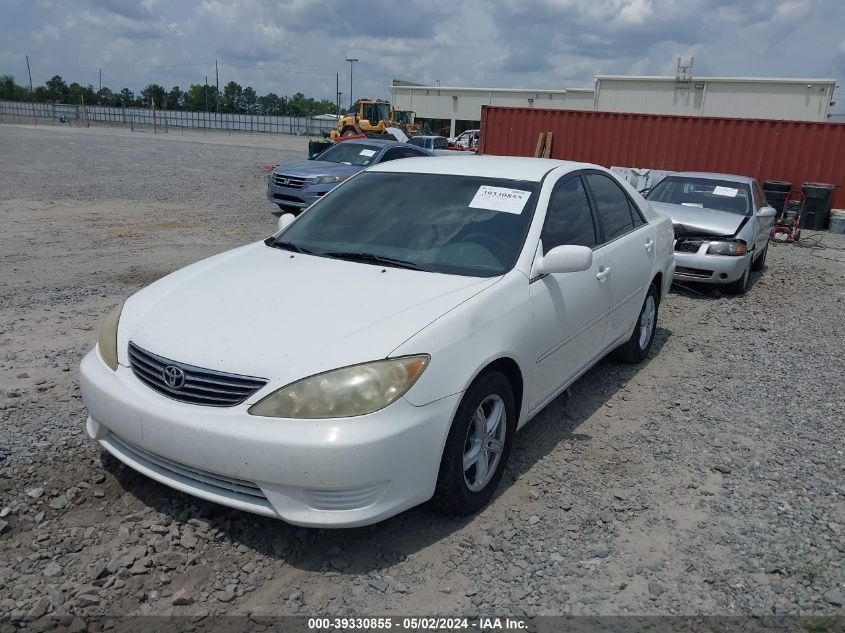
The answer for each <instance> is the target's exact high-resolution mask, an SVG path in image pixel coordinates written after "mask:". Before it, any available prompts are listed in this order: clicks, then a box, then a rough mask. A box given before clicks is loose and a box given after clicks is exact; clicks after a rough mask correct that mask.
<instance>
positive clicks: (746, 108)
mask: <svg viewBox="0 0 845 633" xmlns="http://www.w3.org/2000/svg"><path fill="white" fill-rule="evenodd" d="M835 87H836V80H834V79H800V78H797V79H794V78H793V79H768V78H748V77H696V78H690V79H677V78H674V77H628V76H620V75H598V76H597V77H596V83H595V107H594V109H595V110H598V111H601V112H637V113H643V114H678V115H692V116H716V117H735V118H749V119H785V120H792V121H827V119H828V113H829V112H830V106H831V104H832V101H833V91H834V89H835Z"/></svg>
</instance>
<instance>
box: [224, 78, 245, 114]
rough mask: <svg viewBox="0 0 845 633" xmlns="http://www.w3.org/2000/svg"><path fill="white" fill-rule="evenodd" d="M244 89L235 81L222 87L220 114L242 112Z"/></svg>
mask: <svg viewBox="0 0 845 633" xmlns="http://www.w3.org/2000/svg"><path fill="white" fill-rule="evenodd" d="M243 95H244V89H243V88H241V85H240V84H239V83H238V82H237V81H230V82H229V83H227V84H226V85H225V86H224V87H223V99H222V100H221V103H220V110H221V111H222V112H243Z"/></svg>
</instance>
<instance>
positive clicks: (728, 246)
mask: <svg viewBox="0 0 845 633" xmlns="http://www.w3.org/2000/svg"><path fill="white" fill-rule="evenodd" d="M747 252H748V248H747V247H746V246H745V242H740V241H739V240H737V241H724V242H710V246H708V247H707V254H708V255H745V254H746V253H747Z"/></svg>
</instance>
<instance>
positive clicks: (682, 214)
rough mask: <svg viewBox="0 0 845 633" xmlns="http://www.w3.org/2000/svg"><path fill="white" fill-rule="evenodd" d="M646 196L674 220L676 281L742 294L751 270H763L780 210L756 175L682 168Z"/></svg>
mask: <svg viewBox="0 0 845 633" xmlns="http://www.w3.org/2000/svg"><path fill="white" fill-rule="evenodd" d="M646 199H647V200H648V201H649V202H650V203H651V206H652V207H654V209H655V210H656V211H658V212H660V213H663V214H665V215H668V216H669V217H670V218H671V219H672V224H673V225H674V228H675V280H676V281H687V282H690V281H695V282H701V283H711V284H721V286H722V290H723V291H725V292H728V293H730V294H743V293H744V292H745V291H746V290H747V289H748V280H749V278H750V276H751V271H752V270H754V271H756V270H762V269H763V266H764V265H765V263H766V253H767V252H768V250H769V235H770V233H771V230H772V225H773V224H774V218H775V214H776V211H775V209H773V208H772V207H770V206H769V205H768V203H767V202H766V198H765V196H764V195H763V190H762V189H761V188H760V184H759V183H758V182H757V181H756V180H754V179H753V178H748V177H746V176H732V175H728V174H711V173H703V172H678V173H673V174H672V175H670V176H667V177H666V178H664V179H663V180H661V181H660V182H659V183H658V184H657V185H655V187H654V188H653V189H652V190H651V191H649V192H648V194H647V195H646Z"/></svg>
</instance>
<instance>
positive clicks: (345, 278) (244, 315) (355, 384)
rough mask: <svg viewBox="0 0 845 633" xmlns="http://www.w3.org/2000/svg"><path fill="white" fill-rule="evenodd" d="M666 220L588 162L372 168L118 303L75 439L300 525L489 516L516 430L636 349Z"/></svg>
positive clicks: (651, 308) (93, 367)
mask: <svg viewBox="0 0 845 633" xmlns="http://www.w3.org/2000/svg"><path fill="white" fill-rule="evenodd" d="M672 243H673V235H672V224H671V222H670V221H669V220H668V219H667V218H665V217H664V216H662V215H660V214H658V213H656V212H654V211H653V209H652V208H651V206H650V205H649V203H648V202H646V201H645V200H644V199H643V198H642V197H641V196H640V195H639V194H638V193H637V192H636V191H635V190H633V189H632V188H631V187H630V186H629V185H627V184H626V183H625V182H624V181H620V180H619V179H617V178H616V177H615V176H614V175H613V174H612V173H610V172H609V171H608V170H606V169H603V168H601V167H597V166H594V165H587V164H581V163H572V162H563V161H555V160H545V159H533V158H506V157H494V156H480V157H479V156H471V157H448V158H447V157H444V158H441V159H438V160H431V159H425V158H419V159H414V158H409V159H407V160H400V161H394V162H388V163H385V164H383V165H378V166H376V167H373V168H371V169H368V170H366V171H364V172H362V173H360V174H358V175H356V176H354V177H352V178H350V179H348V180H347V181H346V182H344V183H343V184H341V185H340V186H339V187H337V188H336V189H334V190H333V191H332V192H331V193H329V194H327V195H325V196H324V197H323V198H321V199H320V200H319V201H318V202H316V203H315V204H314V205H313V206H312V207H310V208H309V209H308V210H307V211H305V212H304V213H302V214H301V215H300V216H299V217H297V218H295V219H294V218H293V216H291V215H284V216H282V217H281V218H280V221H279V230H278V232H277V233H276V234H275V235H273V236H271V237H269V238H267V239H266V240H264V241H261V242H258V243H255V244H250V245H248V246H243V247H241V248H237V249H235V250H232V251H229V252H226V253H222V254H219V255H216V256H214V257H211V258H209V259H206V260H204V261H201V262H198V263H196V264H193V265H191V266H188V267H187V268H184V269H182V270H179V271H177V272H175V273H173V274H171V275H169V276H167V277H164V278H163V279H160V280H159V281H157V282H155V283H153V284H151V285H150V286H148V287H146V288H144V289H143V290H141V291H139V292H138V293H136V294H134V295H132V296H131V297H129V298H128V299H127V300H126V301H125V302H124V303H122V304H120V305H119V306H118V307H117V308H116V309H115V310H114V311H113V312H112V313H111V314H110V315H109V316H108V317H107V318H106V319H105V321H104V324H103V326H102V328H101V331H100V335H99V341H98V343H97V345H96V347H95V348H94V349H93V350H92V351H91V352H90V353H89V354H88V355H87V356H86V357H85V359H84V360H83V361H82V365H81V384H82V391H83V396H84V400H85V404H86V406H87V408H88V411H89V414H90V417H89V418H88V420H87V431H88V434H89V435H90V436H91V437H92V438H93V439H94V440H96V441H97V442H99V444H100V445H101V446H102V447H104V448H105V450H107V451H108V452H109V453H111V454H113V455H114V456H115V457H117V459H119V460H121V461H122V462H124V463H125V464H127V465H128V466H130V467H132V468H134V469H136V470H138V471H140V472H141V473H144V474H146V475H147V476H149V477H151V478H152V479H155V480H157V481H159V482H162V483H164V484H166V485H168V486H171V487H173V488H176V489H178V490H181V491H184V492H186V493H189V494H192V495H196V496H197V497H201V498H203V499H208V500H211V501H215V502H218V503H221V504H223V505H227V506H230V507H233V508H239V509H242V510H246V511H250V512H255V513H258V514H262V515H266V516H271V517H278V518H281V519H283V520H285V521H288V522H290V523H294V524H298V525H305V526H321V527H332V526H334V527H341V526H355V525H363V524H368V523H373V522H376V521H379V520H382V519H384V518H386V517H389V516H391V515H394V514H397V513H399V512H401V511H403V510H405V509H407V508H410V507H412V506H415V505H417V504H420V503H422V502H425V501H427V500H429V499H431V498H434V499H435V500H436V502H437V503H438V504H439V505H440V506H441V507H442V508H443V509H444V510H445V511H447V512H449V513H458V514H469V513H473V512H476V511H477V510H479V509H480V508H481V507H483V506H484V505H485V504H486V503H487V502H488V501H489V500H490V498H491V496H492V495H493V492H494V490H495V489H496V487H497V486H498V484H499V481H500V480H501V478H502V474H503V472H504V469H505V465H506V463H507V461H508V454H509V452H510V448H511V445H512V442H513V439H514V434H515V433H516V431H517V429H519V428H520V427H522V426H523V425H524V424H526V423H527V422H528V421H529V420H530V419H531V418H532V417H533V416H535V415H536V414H537V413H538V412H539V411H541V410H542V409H543V407H544V406H546V404H548V403H549V402H550V401H551V400H553V399H554V398H555V397H556V396H557V395H558V394H559V393H560V392H561V391H562V390H564V389H565V388H566V387H567V386H568V385H569V384H571V383H572V382H573V381H575V380H577V379H578V377H579V376H581V375H582V374H583V373H584V372H586V371H587V370H588V369H589V368H590V367H591V366H592V365H593V364H595V363H596V362H597V361H598V360H599V359H601V358H602V357H603V356H605V355H606V354H608V353H609V352H613V353H614V354H615V355H616V356H617V357H618V358H620V359H621V360H623V361H627V362H632V363H636V362H639V361H642V360H643V359H644V358H645V357H646V356H647V355H648V353H649V350H650V349H651V346H652V341H653V339H654V334H655V328H656V323H657V315H658V309H659V306H660V301H661V299H662V298H663V297H664V296H665V294H666V292H667V291H668V289H669V286H670V284H671V281H672V274H673V266H674V263H673V257H672Z"/></svg>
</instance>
